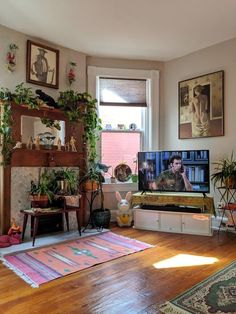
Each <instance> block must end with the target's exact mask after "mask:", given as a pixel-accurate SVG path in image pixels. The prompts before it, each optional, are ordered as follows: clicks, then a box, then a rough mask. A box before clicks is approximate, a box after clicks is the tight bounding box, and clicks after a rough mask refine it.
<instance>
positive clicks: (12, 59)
mask: <svg viewBox="0 0 236 314" xmlns="http://www.w3.org/2000/svg"><path fill="white" fill-rule="evenodd" d="M17 49H18V46H17V45H16V44H10V45H9V50H8V52H7V56H6V59H7V63H6V68H7V70H8V71H9V72H10V73H12V72H13V71H15V67H16V50H17Z"/></svg>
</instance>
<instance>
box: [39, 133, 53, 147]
mask: <svg viewBox="0 0 236 314" xmlns="http://www.w3.org/2000/svg"><path fill="white" fill-rule="evenodd" d="M39 138H40V141H41V143H42V144H43V145H44V149H53V144H54V140H55V136H54V135H53V134H52V133H51V132H44V133H40V134H39Z"/></svg>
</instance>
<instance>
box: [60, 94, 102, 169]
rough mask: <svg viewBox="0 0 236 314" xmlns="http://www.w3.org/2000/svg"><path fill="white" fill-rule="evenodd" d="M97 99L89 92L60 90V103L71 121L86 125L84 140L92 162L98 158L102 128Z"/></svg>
mask: <svg viewBox="0 0 236 314" xmlns="http://www.w3.org/2000/svg"><path fill="white" fill-rule="evenodd" d="M96 103H97V100H96V99H93V98H92V96H91V95H90V94H88V93H78V92H76V91H73V90H67V91H64V92H60V97H59V98H58V105H59V108H61V109H62V110H63V111H64V112H65V115H66V116H67V117H68V119H69V121H70V122H72V123H77V122H82V123H83V126H84V141H85V142H86V145H87V160H88V162H89V163H90V164H93V163H95V160H96V158H97V150H96V144H97V140H98V131H100V130H101V129H102V128H101V119H99V117H98V113H97V107H96Z"/></svg>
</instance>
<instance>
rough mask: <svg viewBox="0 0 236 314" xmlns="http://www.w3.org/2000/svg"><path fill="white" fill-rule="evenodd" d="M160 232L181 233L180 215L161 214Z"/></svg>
mask: <svg viewBox="0 0 236 314" xmlns="http://www.w3.org/2000/svg"><path fill="white" fill-rule="evenodd" d="M160 230H161V231H167V232H181V214H176V213H163V212H162V213H161V214H160Z"/></svg>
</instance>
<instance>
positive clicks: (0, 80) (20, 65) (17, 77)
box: [0, 25, 86, 99]
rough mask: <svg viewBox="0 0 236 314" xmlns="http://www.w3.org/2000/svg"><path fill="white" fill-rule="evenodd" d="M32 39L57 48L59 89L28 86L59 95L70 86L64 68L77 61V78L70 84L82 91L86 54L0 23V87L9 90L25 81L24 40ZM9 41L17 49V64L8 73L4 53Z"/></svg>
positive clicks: (84, 84) (84, 83)
mask: <svg viewBox="0 0 236 314" xmlns="http://www.w3.org/2000/svg"><path fill="white" fill-rule="evenodd" d="M28 39H29V40H33V41H35V42H37V43H41V44H45V45H47V46H49V47H52V48H55V49H59V51H60V58H59V89H54V88H47V87H44V86H40V85H35V84H30V83H26V84H25V85H26V86H28V87H32V89H33V90H35V89H42V90H43V91H44V92H45V93H47V94H49V95H51V96H52V97H54V98H55V99H57V97H58V96H59V91H63V90H66V89H69V88H70V86H69V84H68V82H67V80H66V68H67V66H68V63H69V62H70V61H74V62H76V63H77V67H76V71H77V79H76V82H74V83H73V84H72V89H75V90H78V91H80V92H84V91H85V90H86V55H85V54H83V53H80V52H77V51H74V50H71V49H67V48H65V47H60V46H57V45H54V44H52V43H50V42H46V41H44V40H42V39H38V38H33V37H30V36H27V35H25V34H23V33H19V32H16V31H14V30H11V29H9V28H6V27H4V26H1V25H0V47H1V51H0V64H1V66H0V87H7V88H9V89H10V90H14V89H15V86H16V85H17V84H19V83H21V82H25V81H26V42H27V40H28ZM11 43H15V44H16V45H17V46H18V47H19V49H18V50H17V61H16V62H17V65H16V70H15V72H13V73H8V71H7V70H6V68H5V63H6V53H7V51H8V46H9V44H11Z"/></svg>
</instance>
